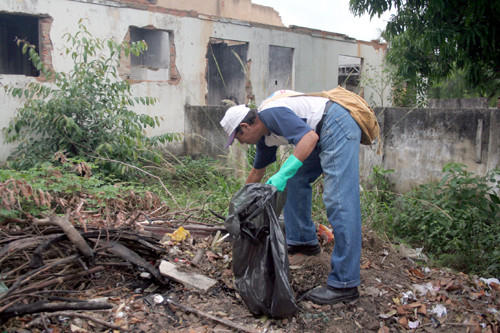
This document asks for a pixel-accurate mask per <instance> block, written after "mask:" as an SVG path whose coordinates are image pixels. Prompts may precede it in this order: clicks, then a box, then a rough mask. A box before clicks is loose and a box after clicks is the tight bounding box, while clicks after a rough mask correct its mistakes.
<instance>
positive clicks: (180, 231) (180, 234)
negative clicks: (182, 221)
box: [167, 227, 189, 244]
mask: <svg viewBox="0 0 500 333" xmlns="http://www.w3.org/2000/svg"><path fill="white" fill-rule="evenodd" d="M167 236H170V239H171V240H172V241H173V242H174V244H176V243H179V242H182V241H183V240H186V238H188V237H189V231H187V230H186V229H184V228H183V227H179V228H177V229H176V230H175V231H174V232H173V233H171V234H167Z"/></svg>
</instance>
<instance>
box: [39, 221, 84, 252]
mask: <svg viewBox="0 0 500 333" xmlns="http://www.w3.org/2000/svg"><path fill="white" fill-rule="evenodd" d="M49 221H50V223H51V224H53V225H56V226H58V227H59V228H61V229H62V231H64V233H65V234H66V235H67V236H68V238H69V240H71V241H72V242H73V244H75V246H76V247H77V248H78V250H80V252H81V253H83V255H84V256H86V257H87V258H92V257H93V256H94V251H92V249H91V248H90V247H89V246H88V244H87V242H85V239H83V237H82V235H80V233H79V232H78V231H77V230H76V229H75V227H74V226H73V225H72V224H71V222H70V221H69V218H68V215H66V216H51V217H50V219H49ZM33 222H34V223H40V222H41V220H38V219H34V221H33Z"/></svg>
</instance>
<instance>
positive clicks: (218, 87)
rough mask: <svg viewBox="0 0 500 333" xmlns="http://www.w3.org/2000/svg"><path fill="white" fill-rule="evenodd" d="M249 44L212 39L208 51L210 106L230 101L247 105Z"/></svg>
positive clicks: (208, 101) (208, 99) (208, 97)
mask: <svg viewBox="0 0 500 333" xmlns="http://www.w3.org/2000/svg"><path fill="white" fill-rule="evenodd" d="M247 53H248V43H247V42H241V41H232V40H221V39H216V38H211V39H210V42H209V44H208V50H207V63H208V69H207V84H208V95H207V104H208V105H220V104H222V100H224V99H230V100H232V101H234V102H235V103H237V104H244V103H246V91H245V84H246V75H247V74H248V73H247V71H248V70H247V67H246V65H247Z"/></svg>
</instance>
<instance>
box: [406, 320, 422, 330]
mask: <svg viewBox="0 0 500 333" xmlns="http://www.w3.org/2000/svg"><path fill="white" fill-rule="evenodd" d="M419 325H420V322H419V321H418V320H415V321H411V320H410V321H409V322H408V327H409V328H411V329H416V328H417V327H418V326H419Z"/></svg>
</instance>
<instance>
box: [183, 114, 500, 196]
mask: <svg viewBox="0 0 500 333" xmlns="http://www.w3.org/2000/svg"><path fill="white" fill-rule="evenodd" d="M225 110H226V107H188V108H186V124H187V125H186V128H185V132H186V133H194V134H193V135H189V134H187V137H186V140H185V143H186V151H187V152H188V153H190V154H193V155H209V156H212V157H218V158H223V159H225V158H228V163H229V164H230V165H229V166H230V167H234V168H235V169H236V170H239V171H240V172H242V170H243V169H244V167H245V164H244V163H245V146H241V145H239V144H237V143H235V144H233V145H232V146H231V148H230V150H229V153H228V151H227V150H225V149H223V147H224V145H225V143H226V135H225V134H224V132H223V130H222V128H221V126H220V125H219V123H218V122H217V119H220V118H221V117H222V116H223V114H224V112H225ZM375 112H376V114H377V115H378V119H379V123H380V126H381V130H382V132H381V137H382V145H381V146H380V148H381V154H377V149H378V148H379V146H378V143H375V144H374V145H372V146H363V145H362V146H361V150H360V173H361V177H362V178H364V179H366V178H367V177H368V176H369V175H370V174H371V171H372V168H373V166H375V165H381V166H382V167H383V168H384V169H393V170H394V173H390V174H388V176H389V179H390V181H391V182H392V183H394V185H395V190H397V191H406V190H409V189H411V188H412V187H413V186H415V185H419V184H423V183H426V182H428V181H431V180H435V179H440V178H441V177H442V176H443V173H442V168H443V166H444V165H445V164H446V163H448V162H458V163H462V164H465V165H466V166H467V170H469V171H472V172H475V173H477V174H480V175H484V174H486V173H487V172H488V171H489V170H492V169H493V168H495V167H497V168H498V167H500V110H498V109H475V110H457V109H410V108H376V109H375Z"/></svg>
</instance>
